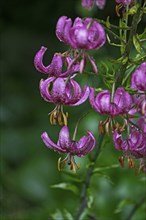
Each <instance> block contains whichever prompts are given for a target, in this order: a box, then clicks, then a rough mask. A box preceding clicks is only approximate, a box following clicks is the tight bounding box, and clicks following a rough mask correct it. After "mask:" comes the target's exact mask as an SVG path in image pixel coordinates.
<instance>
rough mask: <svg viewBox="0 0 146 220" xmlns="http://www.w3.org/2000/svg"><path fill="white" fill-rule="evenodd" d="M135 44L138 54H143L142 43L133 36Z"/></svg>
mask: <svg viewBox="0 0 146 220" xmlns="http://www.w3.org/2000/svg"><path fill="white" fill-rule="evenodd" d="M133 44H134V46H135V49H136V50H137V52H138V53H140V54H141V53H142V50H141V46H140V43H139V41H138V39H137V37H136V36H135V35H134V36H133Z"/></svg>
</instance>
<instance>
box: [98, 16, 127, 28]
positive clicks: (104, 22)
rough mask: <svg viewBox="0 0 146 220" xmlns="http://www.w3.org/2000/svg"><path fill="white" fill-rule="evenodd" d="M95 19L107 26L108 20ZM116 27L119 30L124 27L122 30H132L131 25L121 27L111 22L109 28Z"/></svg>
mask: <svg viewBox="0 0 146 220" xmlns="http://www.w3.org/2000/svg"><path fill="white" fill-rule="evenodd" d="M94 20H96V21H98V22H99V23H100V24H103V25H104V26H106V27H107V24H106V21H104V20H100V19H96V18H95V19H94ZM110 27H111V28H115V29H117V30H119V29H122V30H130V29H131V27H128V26H127V27H119V26H116V25H113V24H109V28H110Z"/></svg>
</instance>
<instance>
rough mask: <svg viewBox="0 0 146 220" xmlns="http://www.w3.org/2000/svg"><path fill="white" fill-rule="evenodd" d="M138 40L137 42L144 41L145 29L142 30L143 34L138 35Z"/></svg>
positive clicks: (145, 36)
mask: <svg viewBox="0 0 146 220" xmlns="http://www.w3.org/2000/svg"><path fill="white" fill-rule="evenodd" d="M138 39H139V40H142V39H146V28H145V29H144V32H143V33H142V34H139V35H138Z"/></svg>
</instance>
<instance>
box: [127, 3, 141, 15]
mask: <svg viewBox="0 0 146 220" xmlns="http://www.w3.org/2000/svg"><path fill="white" fill-rule="evenodd" d="M138 7H139V5H138V4H137V5H134V6H133V7H131V8H130V9H129V11H128V15H134V14H136V12H137V9H138Z"/></svg>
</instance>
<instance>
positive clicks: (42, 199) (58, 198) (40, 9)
mask: <svg viewBox="0 0 146 220" xmlns="http://www.w3.org/2000/svg"><path fill="white" fill-rule="evenodd" d="M0 14H1V19H0V27H1V39H0V42H1V60H0V66H1V149H0V150H1V158H0V161H1V162H0V165H1V168H0V171H1V195H0V198H1V218H0V219H1V220H29V219H35V220H44V219H48V218H49V216H51V214H52V213H55V211H56V210H58V209H60V210H61V211H63V210H68V211H69V212H71V213H72V214H74V213H75V211H76V209H77V207H78V204H79V195H78V194H77V193H76V190H75V193H74V192H72V190H73V189H72V188H71V190H61V189H57V188H51V185H54V184H58V183H60V182H67V183H69V184H70V183H71V184H75V186H76V187H77V188H79V191H80V188H81V184H80V183H79V182H77V181H76V179H73V178H71V177H69V176H67V175H66V174H65V173H60V172H58V170H57V160H58V158H59V155H58V154H57V153H55V152H53V151H50V150H48V149H47V148H46V147H45V146H44V144H43V143H42V141H41V138H40V135H41V133H42V132H43V131H47V132H48V133H49V135H50V136H51V137H52V139H53V140H57V138H58V132H59V129H60V128H59V126H51V125H50V123H49V116H48V113H49V112H50V111H51V110H52V109H53V108H54V105H53V104H48V103H45V102H44V101H43V100H42V98H41V97H40V94H39V81H40V79H41V78H45V77H46V76H44V75H43V74H41V73H38V72H37V71H36V70H35V68H34V65H33V59H34V55H35V53H36V52H37V51H38V50H39V48H40V47H41V46H42V45H43V46H46V47H48V51H47V53H46V55H45V59H44V63H45V64H46V65H47V64H49V63H50V61H51V59H52V56H53V54H54V52H64V51H65V50H66V49H67V47H66V46H65V45H63V43H61V42H59V41H58V39H57V37H56V36H55V26H56V22H57V20H58V18H59V17H60V16H61V15H66V16H68V17H71V18H73V19H74V18H75V17H76V16H81V17H84V16H92V15H93V16H97V17H98V18H100V19H101V18H103V19H105V18H106V17H107V16H110V21H111V23H112V22H113V23H115V24H116V23H117V16H116V13H115V2H114V1H108V2H107V5H106V7H105V10H104V11H101V10H98V9H97V8H94V10H93V11H92V12H87V11H86V10H85V9H83V8H82V7H81V2H80V0H79V1H78V0H76V1H75V0H68V1H67V0H62V1H60V0H56V1H55V0H42V1H40V0H25V1H24V0H21V1H20V0H13V1H12V0H3V1H1V3H0ZM144 22H145V21H144V20H143V22H142V25H141V29H142V28H143V26H144ZM118 53H119V52H118V50H117V49H116V48H112V50H111V47H110V46H109V45H107V44H106V45H105V46H104V47H103V48H102V49H100V50H99V51H98V52H97V54H96V56H97V63H100V62H101V61H102V60H105V62H106V60H107V57H116V56H118V55H119V54H118ZM78 80H82V78H81V76H79V79H78ZM86 80H87V81H88V83H89V84H90V85H92V83H93V82H94V84H96V86H98V85H99V84H100V86H101V82H100V78H99V80H98V78H94V77H93V78H92V77H86ZM88 107H89V103H88V102H87V103H84V104H83V105H82V106H79V107H74V108H67V107H66V110H67V111H68V112H69V127H70V131H71V132H73V128H74V126H75V122H76V121H77V119H78V118H79V117H80V116H81V115H82V114H83V113H85V112H86V111H87V109H88ZM98 122H99V116H98V115H97V114H96V113H95V112H94V111H93V112H92V113H90V114H89V115H88V116H87V117H86V118H85V119H84V120H83V121H82V122H81V125H80V127H79V133H78V137H81V136H82V135H83V134H85V131H86V130H87V129H91V130H92V132H93V133H94V135H96V136H97V134H98V130H97V128H98ZM118 155H119V153H118V152H116V151H115V149H114V147H113V145H112V141H110V140H109V139H108V138H106V140H105V141H104V144H103V146H102V152H101V154H100V156H99V160H98V161H97V166H98V167H100V166H104V165H109V166H110V165H112V164H118V160H117V158H118ZM79 162H80V163H81V169H80V170H79V172H78V174H77V175H78V177H84V175H85V173H86V164H87V163H88V158H87V157H85V158H83V159H82V160H81V161H80V160H79ZM91 186H92V187H91V189H90V193H91V196H93V195H94V196H93V199H94V200H93V203H92V205H91V207H90V210H91V213H92V212H93V213H94V214H95V215H96V216H97V217H98V219H101V220H106V219H107V220H111V219H124V217H125V216H126V215H127V214H128V213H129V211H130V210H131V208H132V207H133V205H134V203H135V202H137V201H139V199H140V198H141V197H142V195H143V194H144V193H146V189H145V187H146V182H145V177H144V175H143V174H140V175H138V176H136V175H135V174H134V171H133V170H129V169H127V168H125V169H121V168H120V167H118V168H115V169H109V170H106V171H105V172H104V173H99V174H97V175H95V176H93V178H92V182H91ZM73 191H74V190H73ZM144 211H146V210H145V206H144V205H142V206H141V208H139V210H138V211H137V212H136V214H135V216H134V218H133V220H144V219H145V212H144ZM56 220H62V219H59V217H56Z"/></svg>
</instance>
